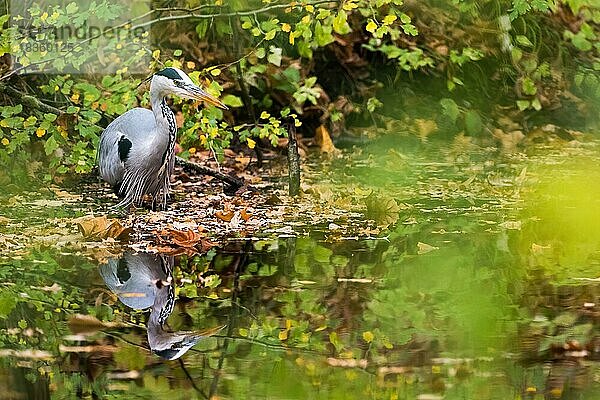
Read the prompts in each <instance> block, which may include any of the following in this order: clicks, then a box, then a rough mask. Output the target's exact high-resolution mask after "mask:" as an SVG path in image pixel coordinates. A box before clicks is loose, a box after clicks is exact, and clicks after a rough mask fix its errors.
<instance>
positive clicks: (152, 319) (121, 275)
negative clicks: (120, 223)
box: [99, 252, 223, 360]
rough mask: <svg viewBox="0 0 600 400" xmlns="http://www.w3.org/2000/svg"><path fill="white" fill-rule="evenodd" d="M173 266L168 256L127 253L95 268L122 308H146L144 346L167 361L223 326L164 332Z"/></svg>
mask: <svg viewBox="0 0 600 400" xmlns="http://www.w3.org/2000/svg"><path fill="white" fill-rule="evenodd" d="M173 263H174V258H173V257H170V256H162V255H158V254H151V253H137V254H134V253H132V252H127V253H125V255H124V256H123V257H122V258H121V259H115V258H111V259H109V260H108V262H107V263H106V264H103V265H101V266H100V267H99V268H100V275H102V278H103V279H104V282H105V283H106V286H108V287H109V289H110V290H111V291H112V292H113V293H115V294H116V295H117V297H118V298H119V300H121V302H122V303H123V304H125V305H127V306H128V307H131V308H133V309H136V310H143V309H147V308H150V316H149V317H148V324H147V332H148V345H149V346H150V350H152V352H153V353H154V354H156V355H157V356H159V357H161V358H164V359H167V360H174V359H176V358H179V357H181V356H182V355H183V354H185V353H186V352H187V351H188V350H189V349H191V348H192V347H193V346H194V345H195V344H196V343H198V342H199V341H200V340H202V339H204V338H207V337H209V336H212V335H214V334H216V333H218V332H219V331H220V330H221V329H223V326H217V327H214V328H209V329H206V330H203V331H177V332H170V331H168V330H166V329H165V325H166V323H167V319H168V318H169V316H170V315H171V313H172V312H173V307H174V306H175V287H174V285H173Z"/></svg>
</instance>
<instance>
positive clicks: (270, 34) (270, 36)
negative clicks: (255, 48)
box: [265, 29, 277, 40]
mask: <svg viewBox="0 0 600 400" xmlns="http://www.w3.org/2000/svg"><path fill="white" fill-rule="evenodd" d="M276 34H277V30H275V29H271V30H270V31H269V32H267V33H266V34H265V40H271V39H273V38H274V37H275V35H276Z"/></svg>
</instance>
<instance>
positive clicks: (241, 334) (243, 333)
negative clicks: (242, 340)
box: [239, 328, 248, 337]
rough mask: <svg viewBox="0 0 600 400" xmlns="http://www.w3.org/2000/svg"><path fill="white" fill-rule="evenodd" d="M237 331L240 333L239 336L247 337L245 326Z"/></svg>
mask: <svg viewBox="0 0 600 400" xmlns="http://www.w3.org/2000/svg"><path fill="white" fill-rule="evenodd" d="M239 333H240V336H243V337H248V329H246V328H240V329H239Z"/></svg>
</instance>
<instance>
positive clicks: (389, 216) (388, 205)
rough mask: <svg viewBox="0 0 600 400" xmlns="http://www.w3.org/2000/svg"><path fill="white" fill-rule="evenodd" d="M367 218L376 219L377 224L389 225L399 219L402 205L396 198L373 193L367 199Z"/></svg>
mask: <svg viewBox="0 0 600 400" xmlns="http://www.w3.org/2000/svg"><path fill="white" fill-rule="evenodd" d="M365 205H366V206H367V212H366V213H365V215H366V217H367V218H370V219H373V220H375V222H377V225H380V226H389V225H392V224H394V223H396V221H398V217H399V213H400V207H399V206H398V203H396V200H394V199H393V198H391V197H389V196H386V195H384V194H380V193H375V192H373V193H371V194H370V195H369V196H368V197H367V198H366V199H365Z"/></svg>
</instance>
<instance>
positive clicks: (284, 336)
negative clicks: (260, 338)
mask: <svg viewBox="0 0 600 400" xmlns="http://www.w3.org/2000/svg"><path fill="white" fill-rule="evenodd" d="M287 338H288V331H287V329H284V330H282V331H280V332H279V340H286V339H287Z"/></svg>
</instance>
